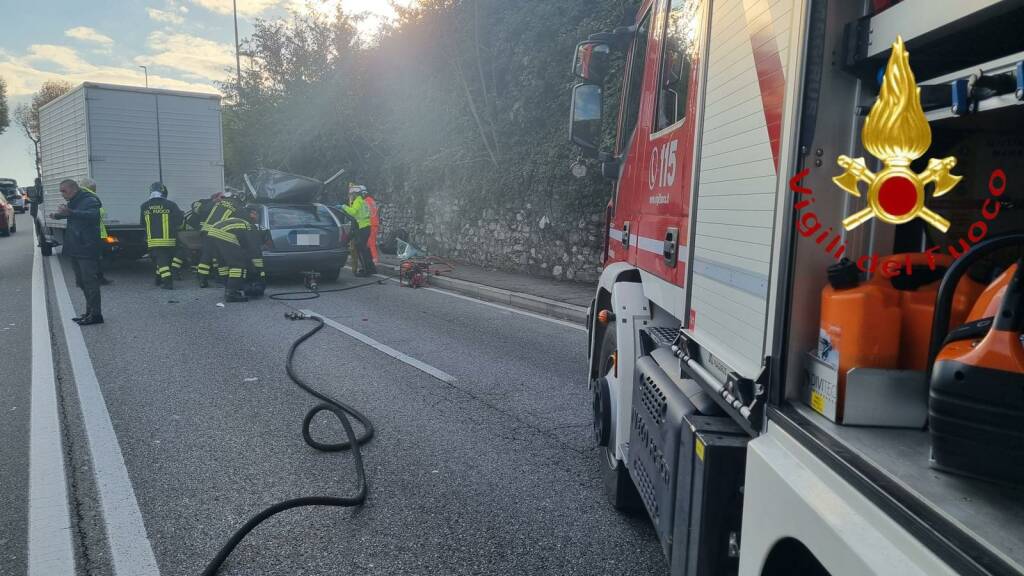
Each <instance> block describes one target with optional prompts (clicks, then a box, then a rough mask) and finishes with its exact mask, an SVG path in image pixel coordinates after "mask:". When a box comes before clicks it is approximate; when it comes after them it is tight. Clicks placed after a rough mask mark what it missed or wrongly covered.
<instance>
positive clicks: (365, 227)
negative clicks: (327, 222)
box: [342, 184, 377, 276]
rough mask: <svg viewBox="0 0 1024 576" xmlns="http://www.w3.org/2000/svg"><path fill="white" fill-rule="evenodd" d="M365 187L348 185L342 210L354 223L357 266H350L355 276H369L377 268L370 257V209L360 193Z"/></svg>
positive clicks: (374, 272) (375, 271) (353, 240)
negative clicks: (346, 201) (357, 256)
mask: <svg viewBox="0 0 1024 576" xmlns="http://www.w3.org/2000/svg"><path fill="white" fill-rule="evenodd" d="M365 191H366V186H360V185H358V184H349V187H348V204H346V205H344V206H342V209H343V210H344V211H345V212H346V213H347V214H348V215H349V216H351V217H352V218H353V219H354V220H355V221H356V227H357V229H356V230H355V231H354V234H353V239H352V242H353V243H354V244H355V246H356V253H357V254H358V255H359V258H358V262H359V263H358V265H354V266H352V271H353V272H355V275H356V276H370V275H371V274H376V273H377V267H376V266H374V264H373V257H372V256H371V255H370V246H369V240H370V207H369V206H367V204H366V201H365V200H363V197H362V193H363V192H365Z"/></svg>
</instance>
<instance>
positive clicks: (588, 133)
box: [569, 83, 604, 158]
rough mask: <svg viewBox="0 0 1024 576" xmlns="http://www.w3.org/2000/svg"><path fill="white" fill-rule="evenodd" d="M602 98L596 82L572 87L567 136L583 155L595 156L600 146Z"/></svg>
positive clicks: (597, 154)
mask: <svg viewBox="0 0 1024 576" xmlns="http://www.w3.org/2000/svg"><path fill="white" fill-rule="evenodd" d="M603 108H604V99H603V95H602V90H601V87H600V86H599V85H597V84H587V83H584V84H577V85H576V86H574V87H573V89H572V112H571V116H570V118H571V123H570V129H569V138H570V139H571V140H572V143H573V144H575V145H577V146H579V147H580V148H581V149H582V150H581V151H582V153H583V155H584V156H588V157H590V158H597V157H598V156H599V153H598V150H599V149H600V147H601V113H602V111H603Z"/></svg>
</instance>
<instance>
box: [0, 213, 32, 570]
mask: <svg viewBox="0 0 1024 576" xmlns="http://www.w3.org/2000/svg"><path fill="white" fill-rule="evenodd" d="M15 221H16V222H17V223H18V232H16V233H14V234H12V235H11V236H9V237H7V238H0V439H2V440H0V574H5V575H6V574H22V573H24V571H25V550H26V548H25V547H26V538H25V534H26V518H27V517H26V514H27V506H26V502H27V499H28V490H27V488H28V474H27V471H28V448H29V445H28V434H29V401H30V398H31V396H30V393H31V389H30V387H29V383H30V381H31V374H32V362H31V358H32V299H31V294H32V247H33V242H32V228H31V225H30V222H31V219H30V218H29V216H28V215H27V214H25V215H22V214H18V215H17V216H15Z"/></svg>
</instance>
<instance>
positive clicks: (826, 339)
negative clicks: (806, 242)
mask: <svg viewBox="0 0 1024 576" xmlns="http://www.w3.org/2000/svg"><path fill="white" fill-rule="evenodd" d="M837 266H844V264H839V265H837ZM845 266H846V268H845V269H844V270H843V273H844V276H845V279H843V280H839V281H837V280H836V279H835V278H834V277H833V273H834V269H835V268H836V267H833V268H832V269H830V270H829V276H830V284H829V285H827V286H825V289H824V290H822V292H821V325H820V332H819V342H818V356H819V357H820V358H821V359H822V360H824V361H826V362H829V363H832V364H833V365H835V366H837V368H838V369H839V374H838V382H836V384H837V387H838V390H837V392H838V394H837V399H838V401H837V410H836V416H837V421H842V411H843V403H844V402H843V401H844V399H845V398H846V373H847V372H848V371H849V370H850V369H851V368H856V367H859V366H862V367H870V368H898V367H899V360H900V334H901V328H902V315H901V313H900V295H899V292H897V291H896V289H895V288H893V287H892V283H891V282H890V281H889V279H888V278H883V277H882V275H881V274H876V275H875V276H874V277H873V278H872V279H871V280H870V281H868V282H859V280H858V274H857V268H856V266H855V265H854V264H853V263H852V262H847V263H846V264H845Z"/></svg>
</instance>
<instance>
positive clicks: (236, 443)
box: [0, 234, 666, 576]
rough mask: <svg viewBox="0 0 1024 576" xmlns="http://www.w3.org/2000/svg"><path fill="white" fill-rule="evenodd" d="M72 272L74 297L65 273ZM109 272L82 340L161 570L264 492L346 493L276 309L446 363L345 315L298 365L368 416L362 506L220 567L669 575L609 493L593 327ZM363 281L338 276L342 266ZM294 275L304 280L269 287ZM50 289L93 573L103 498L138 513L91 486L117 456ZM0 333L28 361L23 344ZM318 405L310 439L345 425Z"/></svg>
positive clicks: (412, 302)
mask: <svg viewBox="0 0 1024 576" xmlns="http://www.w3.org/2000/svg"><path fill="white" fill-rule="evenodd" d="M18 236H22V235H21V234H19V235H18ZM24 236H26V237H27V236H29V235H27V234H26V235H24ZM24 240H25V239H24V238H20V239H19V240H16V241H15V242H19V241H20V244H19V245H15V244H14V243H12V242H10V241H9V239H0V262H3V264H2V265H3V266H4V268H3V272H4V273H3V275H2V276H0V290H3V293H4V294H5V295H6V296H8V297H9V296H10V294H11V291H12V290H17V289H18V287H19V286H21V287H25V288H27V286H28V283H27V280H26V279H27V278H28V277H29V276H30V273H29V270H30V264H31V255H30V254H29V252H28V250H29V249H30V247H31V242H30V240H31V238H29V239H28V240H29V241H27V242H26V241H24ZM8 248H12V250H11V252H10V253H8V252H6V251H5V250H7V249H8ZM46 260H47V265H48V266H53V265H56V264H58V263H60V262H61V261H60V260H59V259H58V258H49V259H46ZM11 263H13V264H14V265H13V266H12V265H11ZM62 265H63V272H64V277H65V282H66V283H67V284H68V286H67V287H68V289H69V290H70V294H71V299H72V302H74V304H75V306H76V308H78V309H79V310H81V306H82V297H81V293H80V291H78V290H77V289H75V287H74V285H73V279H72V275H71V271H70V266H68V264H67V263H66V262H63V263H62ZM48 269H49V268H48ZM9 270H17V272H16V273H14V274H9V273H8V271H9ZM50 272H51V275H50V276H49V278H51V284H52V278H53V276H52V272H53V271H50ZM107 276H108V277H109V278H111V279H112V280H113V282H114V283H113V284H112V285H111V286H107V287H104V289H103V299H104V302H103V308H104V309H103V313H104V317H105V318H106V321H107V323H106V324H103V325H100V326H90V327H85V328H82V329H81V333H82V334H83V335H84V342H85V346H86V348H87V351H88V353H87V356H88V359H89V360H91V364H92V367H93V369H94V371H95V381H96V383H98V385H99V389H100V390H101V391H102V395H103V398H104V399H105V407H106V411H107V412H108V413H109V419H110V422H111V423H112V426H113V432H114V433H115V434H116V442H114V444H115V446H114V449H115V450H119V453H120V454H121V455H122V456H123V462H124V465H125V468H126V470H127V476H126V477H127V478H128V479H129V481H130V488H131V490H132V491H133V492H134V500H135V501H136V502H137V509H138V511H139V512H140V513H141V518H142V521H143V523H144V527H145V536H146V538H148V543H149V546H151V549H152V553H153V556H154V557H155V559H156V562H157V564H158V566H159V573H160V574H162V575H165V576H167V575H179V574H181V575H188V574H198V573H200V572H201V570H202V568H203V567H204V566H205V564H206V562H207V561H208V560H209V559H210V558H211V557H212V556H213V555H214V554H215V552H216V551H217V549H218V548H219V546H220V544H221V543H222V542H223V541H224V540H226V539H227V538H228V537H229V536H230V534H231V533H232V532H233V531H234V530H235V529H236V528H237V527H238V526H240V525H241V524H242V523H243V522H244V521H245V520H246V519H248V518H249V517H250V516H251V515H253V514H255V513H256V512H258V511H259V510H261V509H263V508H264V507H266V506H268V505H270V504H273V503H275V502H277V501H280V500H283V499H287V498H293V497H297V496H309V495H346V494H350V493H351V492H352V491H353V490H354V474H353V469H352V457H351V455H350V454H347V453H333V454H325V453H321V452H316V451H314V450H313V449H311V448H309V447H308V446H306V445H305V443H304V442H303V440H302V435H301V422H302V418H303V416H304V415H305V413H306V411H307V410H308V409H309V408H310V407H312V406H313V405H314V404H315V402H314V400H313V399H312V398H311V397H309V396H307V395H306V394H305V393H303V392H302V391H300V390H298V389H297V388H296V387H295V386H294V385H292V384H291V382H290V381H289V379H288V378H287V376H286V374H285V370H284V358H285V355H286V352H287V349H288V347H289V345H290V344H291V342H292V341H293V340H294V339H295V338H296V337H297V336H299V335H301V334H302V333H304V332H305V331H307V330H309V329H310V328H311V327H312V326H313V324H312V323H311V322H309V321H298V322H295V321H289V320H286V319H285V318H284V313H285V312H287V311H290V310H293V309H299V308H305V309H309V310H311V311H313V312H315V313H317V314H320V315H323V316H324V317H325V318H328V319H331V320H333V321H335V322H337V323H340V324H341V325H344V326H346V327H348V328H350V329H352V330H355V331H357V332H358V333H360V334H362V335H364V336H365V337H369V338H372V339H373V340H375V341H377V342H379V343H381V344H383V345H386V346H389V347H391V348H393V349H395V350H397V351H399V352H400V353H402V354H404V355H407V357H409V358H412V359H415V361H418V362H421V363H424V364H426V365H429V366H430V367H432V369H433V370H432V371H433V372H434V375H431V374H428V373H427V372H424V371H423V370H420V369H418V368H416V367H415V366H413V365H410V364H409V363H406V362H402V361H400V360H398V359H396V358H394V357H392V356H389V355H386V354H384V353H382V352H381V351H379V350H378V349H375V348H373V347H371V346H368V345H367V344H365V343H363V342H361V341H359V340H357V339H356V338H353V337H352V336H351V335H348V334H345V333H343V332H341V331H339V330H337V329H335V328H332V327H326V328H324V330H322V331H321V332H320V333H319V334H317V335H316V336H315V337H314V338H313V339H312V340H310V341H309V342H308V343H306V344H304V345H303V346H302V348H301V349H300V351H299V354H298V356H297V358H296V366H297V368H298V371H299V372H300V373H301V374H302V375H303V376H304V377H305V378H306V379H307V380H308V381H309V382H310V383H312V384H313V385H314V386H316V387H318V388H320V389H321V390H323V391H324V392H325V393H327V394H330V395H333V396H335V397H338V398H340V399H342V400H344V401H346V402H348V403H350V404H352V405H354V406H356V407H358V408H359V409H360V410H362V411H363V412H364V413H365V414H366V415H367V416H369V417H370V418H371V419H372V420H373V422H374V425H375V426H376V430H377V436H376V437H375V438H374V439H373V440H372V441H371V442H370V443H369V444H368V445H367V446H366V447H364V450H363V454H364V458H365V462H366V469H367V475H368V478H369V484H370V497H369V501H368V502H367V503H366V505H365V506H363V507H362V508H360V509H356V510H351V509H336V508H304V509H298V510H292V511H289V512H286V513H284V514H281V515H279V516H276V517H274V518H272V519H271V520H269V521H267V522H266V523H264V524H263V525H261V526H260V527H259V528H257V529H256V530H255V531H254V532H253V533H252V534H251V535H250V536H249V538H247V539H246V540H245V541H244V542H243V543H242V545H241V546H240V547H239V548H238V550H237V551H236V552H235V554H234V555H233V556H232V557H231V559H230V560H229V562H228V564H227V565H226V569H225V570H224V571H223V573H224V574H237V575H241V574H247V575H248V574H302V575H318V574H324V575H327V574H331V575H334V574H388V575H391V574H423V575H426V574H559V575H562V574H588V575H590V574H645V575H648V574H660V573H665V571H666V569H665V564H664V560H663V558H662V555H661V552H660V547H659V545H658V543H657V541H656V538H655V536H654V533H653V531H652V529H651V528H650V526H649V523H648V521H647V520H646V518H644V517H632V518H631V517H625V516H622V515H620V514H618V513H617V512H615V511H614V510H612V509H611V508H610V506H609V505H608V504H607V502H606V500H605V497H604V492H603V487H602V484H601V478H600V473H599V467H598V464H597V457H596V455H595V453H594V451H593V449H592V448H591V447H590V444H591V441H590V439H589V427H590V424H589V418H590V416H589V411H590V409H589V393H588V391H587V388H586V385H585V383H584V382H583V381H582V376H581V375H582V374H583V373H584V364H585V351H586V342H585V334H584V333H583V332H582V331H579V330H576V329H573V328H571V327H568V326H566V325H564V324H559V323H553V322H548V321H544V320H540V319H537V318H534V317H530V316H525V315H521V314H517V313H514V312H509V311H506V310H501V309H497V308H495V307H493V306H488V305H485V304H482V303H477V302H472V301H467V300H466V299H461V298H455V297H452V296H449V295H446V294H442V293H438V292H433V291H425V290H412V289H408V288H399V287H398V285H397V284H395V283H392V282H385V283H384V284H382V285H374V286H370V287H364V288H359V289H356V290H351V291H347V292H341V293H337V294H325V295H324V296H323V297H322V298H320V299H318V300H312V301H308V302H299V303H294V304H291V305H289V304H285V303H280V302H274V301H270V300H262V301H254V302H250V303H247V304H228V305H226V306H224V307H219V306H217V304H218V303H219V302H222V301H223V298H222V295H223V292H222V291H221V290H219V289H215V288H209V289H205V290H201V289H199V288H197V287H196V286H195V284H194V282H192V281H186V282H182V283H179V288H178V289H177V290H175V291H173V292H167V291H163V290H159V289H157V288H155V287H154V286H153V285H152V281H151V276H150V273H149V271H148V270H147V268H146V266H145V265H144V264H143V263H122V264H119V265H116V266H114V267H112V268H111V269H110V270H108V273H107ZM8 282H10V284H8ZM19 282H20V284H19ZM357 282H361V280H357V279H355V278H352V277H351V276H349V275H347V273H344V274H343V276H342V279H341V283H342V285H344V284H355V283H357ZM288 288H292V289H296V288H301V286H300V285H299V284H297V283H294V284H290V285H284V286H283V285H272V286H271V288H270V292H274V291H279V290H284V289H288ZM56 289H57V291H60V290H63V287H61V286H57V287H56ZM57 291H54V290H53V286H51V290H50V291H49V294H48V297H49V299H50V313H51V316H50V322H51V324H52V326H53V332H54V350H55V364H56V368H57V376H58V378H59V381H60V395H61V398H62V401H63V411H62V418H63V426H64V436H65V444H66V449H67V462H68V478H69V486H70V490H71V492H72V494H71V498H70V502H71V510H72V517H73V537H74V545H75V554H76V561H77V566H78V571H79V573H80V574H110V573H112V572H113V566H115V560H114V558H113V557H114V556H116V555H117V553H116V551H115V552H112V550H116V549H117V548H118V546H119V545H118V544H117V543H116V542H115V539H116V537H111V538H108V537H107V534H108V533H109V532H108V531H109V530H110V526H111V525H115V526H122V527H123V526H124V525H125V523H124V522H122V520H123V518H116V517H115V518H111V517H110V514H109V510H108V508H111V507H112V508H113V509H115V510H120V509H122V508H126V509H127V508H131V506H129V505H128V504H130V503H127V504H126V503H123V502H120V501H118V502H115V503H114V505H111V502H110V501H109V499H108V501H106V502H105V504H104V505H101V503H103V502H104V500H103V497H102V493H103V490H104V489H109V486H100V485H98V484H97V482H96V478H97V477H99V478H101V479H103V478H107V475H106V474H107V470H106V469H105V466H106V465H105V464H103V463H102V462H100V463H99V464H96V460H95V454H96V453H100V454H103V453H113V452H112V451H111V446H105V445H102V443H101V442H99V441H97V440H96V438H98V436H90V435H89V434H90V432H89V430H90V428H89V426H90V424H89V422H88V420H89V419H88V418H83V414H84V412H83V411H82V410H80V409H79V406H78V403H79V402H80V401H81V399H80V398H79V395H78V393H79V385H80V384H81V382H82V381H84V379H83V377H82V374H81V373H77V374H76V371H75V370H74V369H73V366H79V367H80V366H81V364H82V359H81V358H77V359H76V357H75V354H76V353H75V351H74V347H73V346H72V347H69V346H68V345H67V344H66V342H65V333H64V330H63V322H62V318H61V316H60V314H61V311H60V310H59V308H58V306H57V305H56V304H55V301H56V297H57ZM10 314H15V313H14V312H13V311H11V312H10ZM21 314H22V315H21V316H17V317H16V316H14V315H11V316H8V310H7V309H6V307H0V318H4V323H5V324H4V325H5V326H6V324H7V323H15V324H19V323H20V322H23V321H24V320H25V318H26V317H27V314H26V313H24V312H22V313H21ZM7 318H11V319H9V320H8V319H7ZM73 330H78V329H77V328H74V329H73ZM5 334H6V332H2V331H0V338H5V337H6V336H4V335H5ZM0 342H2V343H3V344H4V346H5V350H7V349H8V348H7V346H14V347H15V348H16V349H17V350H21V351H22V352H23V353H28V350H27V345H25V344H17V343H14V344H9V343H8V340H0ZM18 346H20V348H18ZM14 364H17V363H14ZM16 369H17V368H16ZM25 370H27V369H24V370H23V371H22V372H15V373H14V374H15V378H13V379H11V378H6V377H4V379H3V382H4V384H3V386H2V388H0V391H2V392H3V397H2V398H0V410H2V411H3V413H4V414H5V416H6V414H7V411H10V410H11V406H20V405H22V404H24V403H25V396H26V392H25V389H26V388H27V384H24V383H26V382H27V381H28V379H29V378H28V376H27V372H26V371H25ZM436 375H441V376H442V377H441V378H438V377H436ZM76 376H77V377H78V379H79V381H76ZM8 383H10V384H8ZM8 388H11V390H10V391H9V390H8ZM12 413H13V414H15V417H13V418H7V417H5V418H2V419H0V432H2V433H4V434H5V436H6V435H7V434H8V433H10V434H11V436H9V437H12V438H24V436H25V431H26V430H27V423H26V422H25V414H24V413H21V412H18V409H16V410H13V411H12ZM322 418H323V421H322V422H321V421H318V422H317V423H316V424H315V425H314V431H315V434H316V435H317V436H318V437H320V438H322V439H338V438H341V436H342V432H341V428H340V426H338V425H337V424H336V423H333V422H330V421H329V420H328V419H327V418H326V417H322ZM90 438H91V440H92V442H93V444H94V445H90ZM11 444H13V446H12V445H11ZM4 446H5V447H4V448H3V449H4V450H5V452H4V464H2V465H0V481H2V482H3V483H4V485H5V486H7V485H9V486H13V487H14V488H15V489H14V490H13V491H7V490H4V491H0V499H2V500H0V504H3V506H2V507H0V510H12V509H13V510H15V511H17V510H18V509H19V504H20V509H21V512H18V513H16V514H14V515H13V516H16V518H13V521H9V520H8V518H6V515H7V514H6V513H0V514H2V515H3V516H4V518H2V521H0V538H2V539H3V540H4V541H5V544H4V546H3V548H2V550H3V554H4V561H5V563H4V565H3V566H2V568H3V569H2V570H0V573H3V574H7V573H10V574H21V573H23V570H24V568H23V563H17V562H14V563H10V564H8V563H7V556H8V555H12V556H14V560H15V561H16V560H17V557H18V556H21V555H22V551H23V550H24V541H25V537H24V528H23V527H22V526H23V524H24V509H25V505H24V501H23V500H19V497H18V494H19V493H20V494H24V491H25V489H24V485H25V478H24V464H23V462H24V458H25V455H24V452H25V448H24V443H23V442H21V441H19V442H14V443H9V444H5V445H4ZM19 457H20V458H22V460H21V462H22V464H21V465H18V462H19V461H18V460H17V458H19ZM8 462H10V464H8ZM94 464H95V466H94ZM19 474H20V475H21V476H20V477H18V476H19ZM103 481H104V482H105V481H106V480H103ZM19 483H20V484H19ZM12 494H13V495H12ZM125 500H126V502H127V500H129V499H125ZM6 504H10V505H6ZM122 504H125V506H121V505H122ZM105 510H106V511H105ZM114 516H117V514H114ZM19 519H20V522H22V524H21V525H19V524H18V522H19ZM129 524H130V523H129ZM114 530H115V532H116V531H117V530H121V528H115V529H114ZM8 567H9V570H8Z"/></svg>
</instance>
